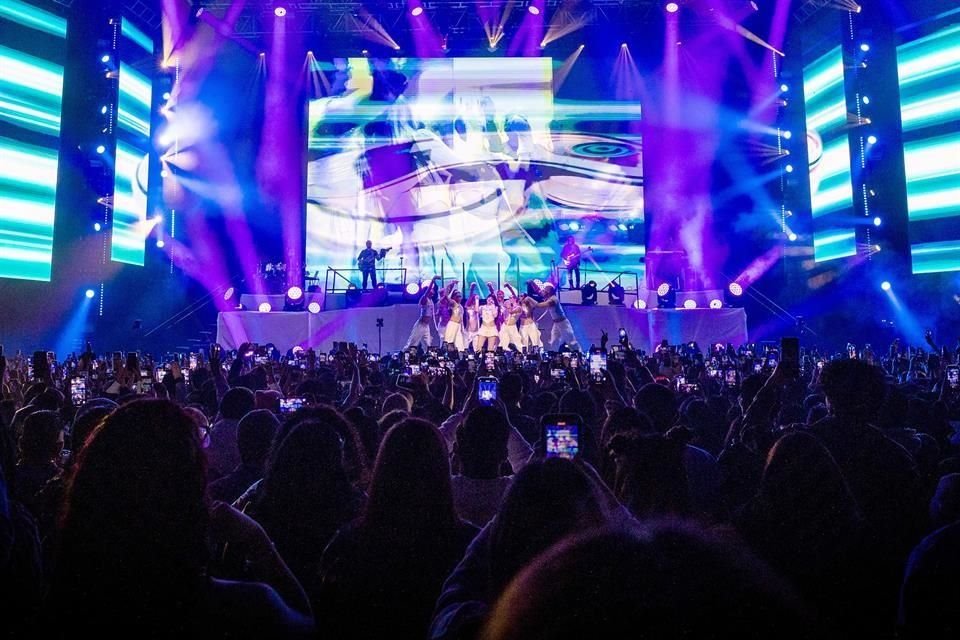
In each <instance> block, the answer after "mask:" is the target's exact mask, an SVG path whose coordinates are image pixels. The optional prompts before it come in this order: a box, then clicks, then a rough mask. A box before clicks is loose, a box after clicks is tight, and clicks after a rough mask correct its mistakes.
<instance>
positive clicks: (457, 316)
mask: <svg viewBox="0 0 960 640" xmlns="http://www.w3.org/2000/svg"><path fill="white" fill-rule="evenodd" d="M462 329H463V305H461V304H459V303H457V302H451V305H450V319H449V320H447V326H446V327H445V328H444V330H443V341H444V343H446V344H452V345H453V346H455V347H456V348H457V350H458V351H463V349H464V347H465V343H464V341H463V330H462Z"/></svg>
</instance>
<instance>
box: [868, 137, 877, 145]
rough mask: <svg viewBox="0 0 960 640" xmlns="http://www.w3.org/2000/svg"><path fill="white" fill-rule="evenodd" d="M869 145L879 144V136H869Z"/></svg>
mask: <svg viewBox="0 0 960 640" xmlns="http://www.w3.org/2000/svg"><path fill="white" fill-rule="evenodd" d="M867 144H877V136H867Z"/></svg>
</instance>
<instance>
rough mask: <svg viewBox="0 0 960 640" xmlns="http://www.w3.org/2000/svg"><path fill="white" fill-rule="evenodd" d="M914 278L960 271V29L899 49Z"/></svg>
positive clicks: (945, 28)
mask: <svg viewBox="0 0 960 640" xmlns="http://www.w3.org/2000/svg"><path fill="white" fill-rule="evenodd" d="M897 68H898V73H899V78H900V109H901V118H902V121H903V153H904V167H905V170H906V179H907V210H908V216H909V218H908V219H909V233H910V253H911V257H912V261H913V273H937V272H942V271H960V24H953V25H949V26H943V27H942V28H940V29H938V30H937V31H935V32H934V33H932V34H930V35H927V36H925V37H922V38H919V39H917V40H914V41H912V42H908V43H905V44H903V45H901V46H900V47H898V48H897Z"/></svg>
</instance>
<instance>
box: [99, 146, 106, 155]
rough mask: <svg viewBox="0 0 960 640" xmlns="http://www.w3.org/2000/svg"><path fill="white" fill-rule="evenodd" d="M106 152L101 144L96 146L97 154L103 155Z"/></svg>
mask: <svg viewBox="0 0 960 640" xmlns="http://www.w3.org/2000/svg"><path fill="white" fill-rule="evenodd" d="M106 150H107V148H106V147H105V146H103V145H102V144H98V145H97V153H98V154H100V155H103V153H104V152H105V151H106Z"/></svg>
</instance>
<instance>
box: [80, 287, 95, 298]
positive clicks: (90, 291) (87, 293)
mask: <svg viewBox="0 0 960 640" xmlns="http://www.w3.org/2000/svg"><path fill="white" fill-rule="evenodd" d="M83 295H85V296H87V300H92V299H93V296H95V295H97V292H96V291H94V290H93V289H87V290H86V291H85V292H84V294H83Z"/></svg>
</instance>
